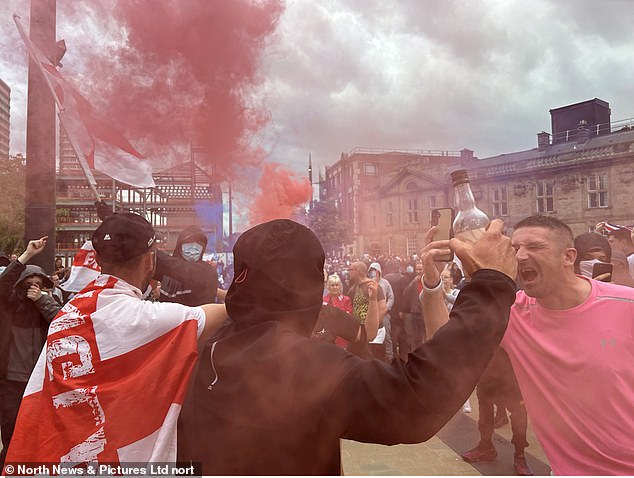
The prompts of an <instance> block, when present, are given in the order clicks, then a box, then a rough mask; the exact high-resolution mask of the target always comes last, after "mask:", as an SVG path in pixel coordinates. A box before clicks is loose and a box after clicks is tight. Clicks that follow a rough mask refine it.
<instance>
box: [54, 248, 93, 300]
mask: <svg viewBox="0 0 634 478" xmlns="http://www.w3.org/2000/svg"><path fill="white" fill-rule="evenodd" d="M100 273H101V267H99V264H97V261H96V259H95V249H94V248H93V247H92V241H86V242H85V243H84V245H83V246H81V249H79V251H77V254H75V257H74V258H73V263H72V265H71V268H70V275H69V276H68V279H66V280H65V281H64V282H62V283H61V284H60V285H59V287H60V288H61V289H62V290H63V291H66V292H79V291H80V290H82V289H83V288H84V287H86V286H87V285H88V284H89V283H91V282H92V281H94V280H95V279H96V278H97V276H99V274H100Z"/></svg>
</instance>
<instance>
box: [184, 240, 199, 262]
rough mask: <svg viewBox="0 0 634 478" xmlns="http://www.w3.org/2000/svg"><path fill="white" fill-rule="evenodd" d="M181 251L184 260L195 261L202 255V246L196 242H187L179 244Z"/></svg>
mask: <svg viewBox="0 0 634 478" xmlns="http://www.w3.org/2000/svg"><path fill="white" fill-rule="evenodd" d="M181 253H182V254H183V258H184V259H185V260H186V261H189V262H196V261H198V260H200V258H201V257H202V253H203V246H201V245H200V244H198V243H197V242H188V243H187V244H183V245H182V246H181Z"/></svg>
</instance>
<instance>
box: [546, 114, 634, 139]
mask: <svg viewBox="0 0 634 478" xmlns="http://www.w3.org/2000/svg"><path fill="white" fill-rule="evenodd" d="M632 129H634V118H628V119H624V120H618V121H611V122H609V123H599V124H595V125H588V127H587V130H588V132H589V134H590V136H598V135H599V134H605V133H608V132H609V133H618V132H619V131H628V130H632ZM579 131H580V128H579V127H577V128H575V129H568V130H566V131H560V132H559V133H557V134H555V135H553V138H552V143H553V144H554V143H561V142H566V143H567V142H568V141H572V140H576V139H577V136H578V135H579Z"/></svg>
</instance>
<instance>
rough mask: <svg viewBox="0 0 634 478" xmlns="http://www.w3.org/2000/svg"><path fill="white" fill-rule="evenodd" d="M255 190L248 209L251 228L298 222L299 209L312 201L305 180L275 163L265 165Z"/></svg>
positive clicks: (310, 187)
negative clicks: (296, 220) (281, 220)
mask: <svg viewBox="0 0 634 478" xmlns="http://www.w3.org/2000/svg"><path fill="white" fill-rule="evenodd" d="M258 188H259V193H258V196H257V197H256V198H255V201H254V202H253V205H252V206H251V214H250V222H251V225H256V224H259V223H262V222H266V221H270V220H273V219H298V218H297V217H296V216H297V215H298V211H299V209H300V207H302V206H304V205H306V203H308V202H309V201H310V200H311V198H312V186H311V185H310V183H309V182H308V179H306V178H297V177H295V176H294V175H293V174H292V173H290V172H289V171H287V170H286V169H284V168H283V167H282V166H281V165H280V164H278V163H268V164H265V165H264V171H263V172H262V176H260V180H259V181H258Z"/></svg>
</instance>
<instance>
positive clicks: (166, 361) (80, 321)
mask: <svg viewBox="0 0 634 478" xmlns="http://www.w3.org/2000/svg"><path fill="white" fill-rule="evenodd" d="M204 324H205V314H204V312H203V310H202V309H201V308H200V307H185V306H183V305H180V304H172V303H153V302H149V301H144V300H141V291H140V290H139V289H138V288H136V287H133V286H132V285H130V284H128V283H127V282H125V281H123V280H121V279H117V278H116V277H113V276H110V275H106V274H102V275H100V276H99V277H98V278H97V279H96V280H95V281H94V282H92V283H91V284H89V286H88V287H86V288H85V289H84V290H83V291H82V292H80V293H79V294H77V295H76V296H75V297H73V299H72V300H71V301H70V302H68V303H67V304H66V305H65V306H64V307H63V308H62V310H61V311H60V312H59V313H58V315H57V316H56V317H55V318H54V319H53V321H52V322H51V324H50V327H49V331H48V336H47V340H46V346H45V347H44V349H43V351H42V353H41V354H40V357H39V360H38V363H37V364H36V366H35V368H34V369H33V373H32V374H31V377H30V379H29V383H28V385H27V387H26V391H25V392H24V397H23V399H22V403H21V405H20V411H19V414H18V418H17V422H16V426H15V431H14V433H13V437H12V439H11V444H10V446H9V450H8V454H7V457H6V461H5V469H4V471H5V473H6V474H8V475H9V474H20V473H16V471H17V470H18V468H17V467H16V464H18V463H28V464H33V465H36V464H38V463H48V464H64V465H66V466H76V465H80V464H96V463H100V464H104V463H107V464H113V465H124V464H126V463H128V464H132V463H149V462H174V461H175V460H176V423H177V419H178V415H179V413H180V409H181V406H182V403H183V400H184V396H185V393H186V389H187V383H188V381H189V378H190V376H191V373H192V370H193V367H194V363H195V361H196V356H197V351H196V347H197V345H196V344H197V337H199V336H200V334H201V333H202V330H203V328H204ZM9 465H10V467H9ZM124 474H125V473H124Z"/></svg>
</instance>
